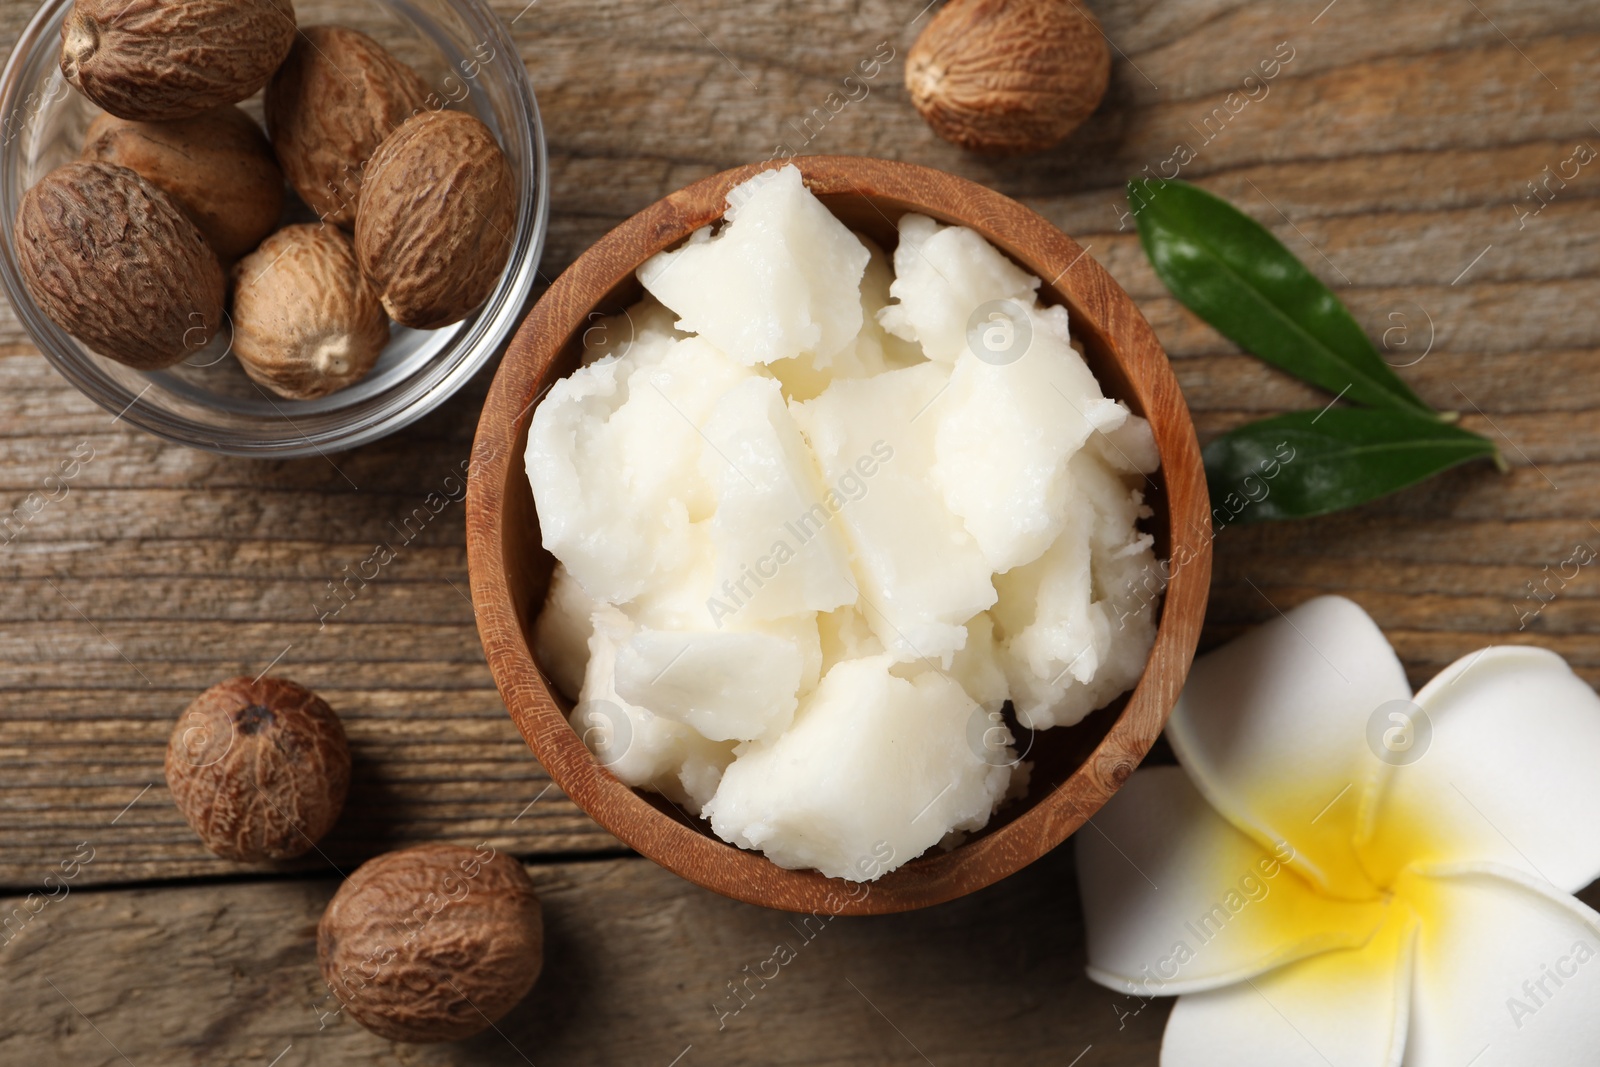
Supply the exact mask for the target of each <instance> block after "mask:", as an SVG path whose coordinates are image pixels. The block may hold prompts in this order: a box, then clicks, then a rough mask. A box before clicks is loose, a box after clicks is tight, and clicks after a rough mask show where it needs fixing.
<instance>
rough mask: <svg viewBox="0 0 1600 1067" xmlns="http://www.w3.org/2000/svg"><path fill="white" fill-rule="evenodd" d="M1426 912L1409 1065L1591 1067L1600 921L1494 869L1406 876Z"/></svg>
mask: <svg viewBox="0 0 1600 1067" xmlns="http://www.w3.org/2000/svg"><path fill="white" fill-rule="evenodd" d="M1400 889H1401V892H1402V893H1404V894H1405V895H1406V896H1407V897H1408V898H1409V899H1410V900H1411V901H1412V902H1413V904H1414V906H1415V907H1416V908H1417V910H1418V912H1419V914H1421V916H1422V930H1421V933H1420V934H1419V936H1418V943H1417V978H1416V985H1415V995H1414V999H1413V1001H1412V1009H1411V1028H1410V1038H1409V1042H1408V1044H1407V1048H1406V1060H1405V1062H1406V1064H1407V1067H1464V1065H1466V1064H1472V1065H1473V1067H1503V1065H1504V1067H1523V1065H1529V1067H1532V1065H1537V1067H1589V1065H1592V1064H1593V1063H1594V1062H1595V1049H1596V1048H1597V1047H1600V1009H1597V1006H1600V915H1597V914H1596V913H1595V912H1594V911H1593V910H1592V909H1591V908H1588V907H1585V906H1584V905H1583V904H1581V903H1580V902H1579V901H1578V900H1577V898H1575V897H1572V896H1569V895H1568V894H1566V893H1563V892H1561V891H1560V890H1559V889H1557V888H1556V887H1555V886H1552V885H1550V884H1549V883H1544V882H1540V881H1539V880H1538V879H1535V878H1530V877H1529V876H1527V875H1525V874H1523V873H1522V872H1520V871H1516V870H1514V869H1511V868H1500V867H1497V866H1495V865H1489V864H1476V865H1460V866H1457V867H1454V868H1437V869H1435V870H1434V871H1432V872H1431V874H1429V875H1421V874H1414V873H1411V872H1408V873H1407V874H1406V876H1405V877H1404V878H1403V879H1402V883H1401V886H1400Z"/></svg>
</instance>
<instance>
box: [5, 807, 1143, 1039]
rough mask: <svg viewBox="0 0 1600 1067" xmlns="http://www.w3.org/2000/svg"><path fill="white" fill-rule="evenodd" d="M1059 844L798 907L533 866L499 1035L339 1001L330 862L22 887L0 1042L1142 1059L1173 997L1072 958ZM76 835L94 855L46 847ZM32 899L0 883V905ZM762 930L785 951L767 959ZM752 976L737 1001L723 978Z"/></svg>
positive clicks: (660, 877) (607, 863)
mask: <svg viewBox="0 0 1600 1067" xmlns="http://www.w3.org/2000/svg"><path fill="white" fill-rule="evenodd" d="M112 829H113V828H102V829H101V832H99V833H96V834H93V835H91V836H93V837H94V839H95V840H96V841H97V842H98V841H100V840H104V839H105V838H106V836H108V835H109V834H110V833H111V832H112ZM1069 853H1070V849H1062V850H1058V851H1057V852H1055V853H1053V854H1051V855H1050V856H1049V857H1047V858H1046V859H1045V860H1043V861H1041V862H1040V863H1038V864H1036V865H1034V866H1033V867H1031V868H1029V869H1028V870H1026V871H1024V872H1022V873H1021V874H1018V875H1016V876H1015V877H1013V878H1011V879H1009V880H1008V881H1006V882H1004V883H1002V884H1000V885H998V886H995V887H992V888H990V889H986V890H984V891H982V892H979V893H976V894H974V895H972V896H970V897H967V898H965V899H963V900H960V901H957V902H955V903H952V904H948V905H944V906H941V907H938V908H933V909H929V910H927V911H923V912H916V913H912V914H908V915H897V916H888V917H881V918H871V919H850V918H831V917H829V916H828V915H827V913H826V912H824V913H823V914H822V915H821V916H819V917H817V918H808V919H807V920H806V922H808V923H809V925H805V926H802V924H801V920H799V919H796V918H795V917H793V916H789V915H784V914H780V913H777V912H771V911H766V910H763V909H760V908H755V907H751V906H749V905H744V904H737V903H734V902H732V901H729V900H725V899H723V898H721V897H717V896H713V895H712V894H710V893H706V892H704V891H702V890H700V889H697V888H696V887H694V886H692V885H690V884H689V883H687V882H684V881H681V880H680V879H678V878H676V877H674V876H673V875H670V874H667V873H666V872H665V871H662V870H661V869H660V868H658V867H656V866H655V865H654V864H651V863H649V862H648V861H646V860H642V859H637V858H627V859H614V860H595V861H587V862H581V863H562V864H554V865H534V866H532V867H530V868H529V869H528V870H529V873H530V874H531V875H532V876H533V879H534V882H535V884H536V885H537V887H538V890H539V893H540V895H541V897H542V899H543V902H544V907H545V922H546V936H547V941H548V945H549V947H548V950H547V956H546V963H545V971H544V974H543V976H542V977H541V979H540V981H539V984H538V985H537V986H536V987H535V989H534V991H533V993H532V994H531V995H530V996H529V998H528V999H527V1000H526V1001H524V1002H523V1003H522V1004H521V1005H519V1006H518V1007H517V1008H515V1009H513V1011H512V1013H511V1015H510V1016H508V1017H507V1018H506V1019H505V1020H503V1021H502V1022H501V1023H500V1024H499V1032H498V1033H497V1032H494V1031H490V1032H488V1033H486V1034H484V1035H481V1036H479V1037H477V1038H473V1039H471V1040H469V1041H466V1042H462V1043H458V1044H452V1045H443V1046H409V1047H407V1046H398V1045H393V1044H391V1043H389V1042H387V1041H382V1040H380V1039H378V1038H376V1037H374V1036H372V1035H371V1034H368V1033H367V1032H366V1031H364V1030H362V1029H361V1028H360V1027H359V1026H357V1025H356V1024H355V1023H353V1022H351V1021H349V1020H347V1019H344V1018H342V1017H340V1016H338V1015H336V1014H334V1012H335V1011H336V1008H337V1004H336V1003H335V1002H334V1001H332V1000H331V999H327V991H326V988H325V987H323V986H322V985H321V983H320V980H319V977H318V974H317V965H316V944H315V929H316V923H317V920H318V919H319V918H320V916H321V913H322V909H323V908H324V906H325V905H326V903H327V901H328V899H329V897H330V896H331V895H332V893H333V890H334V886H335V883H334V882H333V881H331V880H315V881H275V882H259V883H244V884H224V885H210V886H199V887H193V888H164V889H153V890H152V889H125V890H119V891H117V892H110V893H107V892H82V891H78V890H76V889H74V890H72V891H70V892H69V894H68V895H67V896H66V897H64V898H62V899H60V900H58V901H55V902H51V903H48V904H45V905H43V906H42V908H40V905H39V904H38V901H39V900H40V899H42V898H39V897H36V898H35V903H34V904H33V905H31V907H32V908H40V910H38V912H37V914H36V915H34V916H33V917H32V918H31V919H30V920H29V921H28V922H27V923H26V924H24V925H21V926H20V928H15V927H14V929H18V930H19V932H16V933H15V934H14V936H13V940H12V941H11V942H10V943H8V944H5V945H3V946H0V969H3V970H4V973H5V975H6V983H5V988H6V993H7V1011H6V1012H5V1013H4V1016H3V1017H0V1060H3V1061H4V1062H6V1063H19V1064H20V1063H72V1064H74V1065H77V1067H101V1065H104V1067H126V1063H127V1062H132V1063H134V1064H137V1065H140V1067H144V1065H146V1064H156V1063H160V1064H172V1065H178V1064H205V1065H207V1067H232V1065H240V1067H266V1065H268V1064H275V1065H277V1067H298V1065H302V1064H318V1065H320V1067H341V1065H346V1064H349V1065H355V1064H362V1065H375V1064H406V1065H410V1067H425V1065H434V1064H437V1065H444V1064H458V1063H472V1064H476V1065H483V1067H493V1065H500V1064H504V1065H507V1067H509V1065H513V1064H515V1065H518V1067H521V1065H524V1064H526V1063H539V1064H584V1065H588V1067H606V1065H610V1064H618V1065H620V1064H629V1065H635V1064H655V1065H657V1067H667V1065H668V1064H679V1065H682V1067H693V1065H695V1064H711V1063H726V1064H751V1063H762V1064H773V1065H783V1064H794V1065H797V1067H798V1065H805V1067H818V1065H828V1067H842V1065H846V1064H861V1065H869V1064H870V1065H872V1067H884V1065H890V1064H905V1065H908V1067H909V1065H912V1064H915V1065H919V1067H920V1065H924V1064H926V1063H928V1062H933V1063H940V1064H945V1063H951V1064H971V1065H974V1067H986V1065H994V1067H1000V1065H1007V1067H1009V1065H1012V1064H1017V1063H1056V1064H1060V1065H1062V1067H1065V1065H1066V1064H1068V1063H1069V1062H1074V1060H1073V1058H1074V1057H1075V1056H1078V1055H1080V1054H1083V1053H1085V1052H1086V1050H1090V1049H1092V1051H1090V1052H1088V1054H1087V1055H1085V1056H1084V1058H1083V1060H1082V1061H1081V1062H1082V1063H1083V1064H1085V1065H1092V1067H1131V1065H1133V1064H1150V1063H1154V1062H1155V1057H1156V1049H1157V1046H1158V1044H1159V1041H1160V1035H1161V1029H1162V1025H1163V1022H1164V1020H1165V1017H1166V1013H1167V1011H1168V1010H1169V1009H1168V1006H1167V1003H1166V1002H1164V1001H1146V1002H1144V1003H1143V1006H1142V1010H1137V1012H1136V1009H1140V1008H1141V1002H1139V1001H1138V1000H1135V999H1133V998H1129V997H1124V996H1121V995H1120V994H1117V993H1113V992H1112V991H1110V990H1107V989H1104V988H1101V987H1099V986H1096V985H1093V984H1092V983H1090V982H1089V980H1088V979H1087V978H1086V977H1085V976H1084V974H1083V961H1084V952H1083V932H1082V928H1081V924H1080V920H1079V918H1078V901H1077V893H1076V889H1075V886H1074V879H1073V875H1072V869H1071V861H1070V855H1069ZM74 855H79V856H82V855H88V852H87V851H84V852H81V853H76V852H74V851H73V850H69V851H68V852H67V853H65V854H64V856H63V857H62V858H70V857H72V856H74ZM99 862H100V860H99V858H98V854H97V855H96V858H95V859H94V860H93V862H91V863H90V864H89V865H88V866H86V867H83V868H82V871H83V873H84V875H87V873H88V871H89V870H91V869H92V868H93V867H94V866H95V865H97V864H98V863H99ZM51 885H52V887H55V886H57V885H58V883H57V882H52V883H51ZM55 892H56V893H57V895H59V893H60V890H59V889H55ZM25 900H26V898H13V899H9V900H3V901H0V915H5V916H9V915H11V914H12V913H13V911H14V910H15V909H17V908H19V907H24V905H25ZM24 913H26V909H25V912H24ZM779 944H783V945H787V946H790V948H791V951H792V952H793V955H794V958H793V959H792V960H791V961H790V962H788V963H786V964H783V965H782V966H778V965H776V964H772V965H768V964H764V963H763V961H766V960H768V959H769V958H771V957H773V955H774V951H775V947H776V946H777V945H779ZM108 960H115V964H114V965H111V966H107V962H108ZM747 968H748V969H749V970H748V972H747V970H746V969H747ZM774 971H776V977H770V976H772V975H773V974H774ZM758 972H765V973H766V974H767V975H768V976H769V977H770V981H765V982H763V981H762V980H761V978H760V977H759V974H758ZM751 974H755V975H757V977H755V978H750V977H748V975H751ZM745 982H748V985H745V986H743V988H744V989H746V990H747V991H746V992H745V993H744V996H743V999H742V1000H741V999H739V998H737V997H736V996H735V994H734V993H732V992H730V983H745ZM1119 1012H1121V1013H1122V1015H1120V1016H1119V1014H1118V1013H1119ZM124 1057H125V1058H126V1059H124ZM275 1057H281V1059H275Z"/></svg>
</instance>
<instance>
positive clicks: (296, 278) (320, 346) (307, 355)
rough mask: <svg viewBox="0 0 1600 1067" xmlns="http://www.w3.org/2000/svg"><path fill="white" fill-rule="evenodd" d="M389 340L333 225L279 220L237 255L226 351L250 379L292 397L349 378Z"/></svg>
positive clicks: (374, 299)
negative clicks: (241, 256) (247, 252)
mask: <svg viewBox="0 0 1600 1067" xmlns="http://www.w3.org/2000/svg"><path fill="white" fill-rule="evenodd" d="M388 343H389V319H388V316H386V315H385V314H384V313H383V305H382V304H380V303H378V291H377V290H376V289H374V288H373V287H372V283H371V282H369V281H367V279H366V276H365V275H363V274H362V273H361V267H360V265H359V264H357V263H356V250H355V245H354V244H352V243H351V241H350V236H349V234H347V233H345V232H344V231H343V230H341V229H339V228H338V227H335V226H322V225H318V224H316V223H306V224H304V225H300V226H286V227H284V228H283V229H281V230H279V231H278V232H277V233H275V234H273V235H272V236H271V237H268V238H267V239H266V240H265V241H263V242H262V243H261V247H260V248H258V249H256V250H255V252H253V253H252V254H250V255H248V256H246V257H245V258H244V259H242V260H240V261H239V266H238V268H237V269H236V270H235V272H234V283H233V354H234V355H235V356H236V357H237V358H238V360H239V363H240V364H241V365H242V366H243V367H244V370H245V373H246V374H248V375H249V376H250V377H251V379H252V380H254V381H256V382H259V383H260V384H262V385H264V386H266V387H267V388H269V389H271V390H272V391H273V392H275V393H277V394H278V395H279V396H284V397H288V398H289V399H291V400H311V399H314V398H316V397H319V396H327V395H328V394H329V393H331V392H334V391H335V390H338V389H343V388H344V387H345V386H347V385H352V384H354V383H355V382H356V381H358V380H360V379H361V378H362V377H364V376H365V375H366V373H367V372H368V371H370V370H371V369H372V367H373V365H374V364H375V363H377V362H378V357H379V356H380V355H381V354H382V353H383V346H384V345H386V344H388Z"/></svg>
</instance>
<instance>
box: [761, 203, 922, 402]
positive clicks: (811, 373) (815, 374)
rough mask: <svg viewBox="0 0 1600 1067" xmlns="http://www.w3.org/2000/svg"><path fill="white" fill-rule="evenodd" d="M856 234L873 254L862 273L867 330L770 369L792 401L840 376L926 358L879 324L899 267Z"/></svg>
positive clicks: (859, 375)
mask: <svg viewBox="0 0 1600 1067" xmlns="http://www.w3.org/2000/svg"><path fill="white" fill-rule="evenodd" d="M856 239H857V240H859V241H860V242H861V243H862V245H864V246H865V247H866V249H867V251H868V253H870V255H871V258H870V259H868V260H867V269H866V272H865V273H864V274H862V276H861V332H860V333H858V334H856V336H855V339H854V340H853V341H851V342H850V343H849V344H847V345H845V346H844V347H843V348H841V349H840V350H839V351H838V352H836V353H834V354H833V355H832V356H831V357H829V358H827V359H821V358H819V357H817V356H816V355H813V354H811V353H802V354H800V355H798V356H792V357H790V358H789V359H780V360H778V361H777V362H776V363H773V364H771V365H770V366H769V367H768V369H769V370H771V371H772V374H773V376H774V377H775V378H777V379H778V381H780V382H782V383H783V392H784V395H785V396H786V397H788V398H789V399H790V400H811V399H812V398H814V397H816V396H818V395H820V394H821V392H822V391H823V390H824V389H826V388H827V387H828V386H829V385H830V384H832V383H833V380H834V379H835V378H870V377H872V376H873V375H874V374H881V373H883V372H884V371H886V370H891V369H893V368H895V367H909V366H911V365H912V364H913V363H921V362H922V361H923V355H922V349H921V348H920V347H919V346H918V345H916V344H915V343H913V342H911V341H907V340H904V339H902V338H899V337H896V336H894V335H893V334H891V333H889V332H888V331H887V330H885V329H884V328H883V327H882V326H881V325H879V323H878V312H880V311H882V310H883V309H884V308H885V307H887V306H888V305H889V300H890V297H889V287H890V285H892V284H893V283H894V269H893V268H892V267H891V266H890V265H889V257H888V256H886V255H885V254H884V252H883V249H881V248H879V247H878V246H877V245H876V244H874V243H873V242H872V241H870V240H868V239H867V238H865V237H862V236H861V235H860V234H856Z"/></svg>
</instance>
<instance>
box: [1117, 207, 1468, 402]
mask: <svg viewBox="0 0 1600 1067" xmlns="http://www.w3.org/2000/svg"><path fill="white" fill-rule="evenodd" d="M1128 201H1129V203H1130V204H1132V206H1133V213H1134V216H1135V218H1136V219H1137V221H1138V226H1139V238H1140V240H1141V241H1142V242H1143V243H1144V250H1145V253H1146V255H1148V256H1149V257H1150V263H1151V265H1152V266H1153V267H1154V268H1155V271H1156V274H1157V275H1159V276H1160V278H1161V280H1162V281H1163V282H1165V283H1166V286H1167V288H1168V289H1170V290H1171V291H1172V295H1173V296H1175V297H1177V298H1178V299H1179V300H1180V301H1182V302H1183V304H1184V305H1185V306H1186V307H1188V308H1189V309H1190V310H1191V311H1193V312H1194V313H1195V314H1197V315H1199V316H1200V317H1201V318H1202V319H1205V320H1206V321H1207V322H1209V323H1210V324H1211V325H1212V326H1215V327H1216V328H1217V330H1218V331H1219V332H1221V333H1222V335H1223V336H1225V337H1227V338H1228V339H1229V340H1231V341H1233V342H1234V343H1235V344H1237V345H1238V346H1239V347H1241V348H1243V349H1244V350H1245V351H1246V352H1249V353H1250V354H1252V355H1254V356H1257V357H1259V358H1261V359H1263V360H1265V361H1267V362H1268V363H1271V364H1272V365H1273V366H1275V367H1278V368H1280V369H1282V370H1285V371H1287V372H1288V373H1290V374H1293V375H1294V376H1295V377H1297V378H1301V379H1304V380H1305V381H1308V382H1310V383H1311V384H1313V385H1317V386H1320V387H1322V388H1323V389H1326V390H1328V391H1329V392H1330V393H1334V394H1339V395H1342V396H1344V398H1345V399H1347V400H1351V401H1354V402H1356V403H1359V404H1368V405H1371V406H1373V407H1381V408H1389V409H1393V410H1401V411H1411V412H1415V413H1418V414H1422V415H1426V416H1428V417H1430V418H1436V417H1437V416H1435V415H1434V414H1433V409H1432V408H1430V407H1429V406H1428V405H1427V404H1425V403H1424V402H1423V401H1422V400H1420V399H1419V398H1418V397H1417V395H1416V394H1415V393H1413V392H1412V391H1411V389H1410V387H1409V386H1407V385H1406V383H1405V382H1404V381H1402V380H1401V379H1400V376H1399V375H1397V374H1395V372H1394V370H1393V369H1392V368H1391V367H1390V366H1389V365H1388V364H1387V363H1385V362H1384V361H1383V357H1382V356H1380V355H1379V354H1378V350H1377V348H1375V347H1374V346H1373V344H1372V341H1371V339H1370V338H1368V337H1367V335H1366V334H1365V333H1364V332H1363V331H1362V329H1361V326H1360V324H1358V323H1357V322H1356V320H1355V319H1354V317H1352V316H1351V314H1350V311H1349V309H1347V308H1346V307H1345V306H1344V304H1343V303H1341V302H1340V300H1339V298H1338V297H1337V296H1335V295H1334V294H1333V292H1332V291H1331V290H1329V288H1328V287H1327V286H1326V285H1323V284H1322V282H1320V281H1318V280H1317V277H1316V276H1315V275H1314V274H1312V273H1311V272H1310V271H1309V270H1307V269H1306V267H1305V265H1304V264H1303V263H1301V262H1300V261H1299V260H1298V259H1296V258H1295V257H1294V255H1293V253H1291V252H1290V251H1289V250H1288V249H1287V248H1285V247H1284V246H1283V244H1282V243H1281V242H1280V241H1279V240H1278V239H1277V238H1276V237H1274V236H1272V234H1270V233H1268V232H1267V230H1266V229H1265V228H1264V227H1263V226H1262V225H1261V224H1260V223H1258V222H1256V221H1255V220H1254V219H1252V218H1250V217H1249V216H1248V215H1245V214H1244V213H1242V212H1241V211H1239V209H1237V208H1235V207H1234V206H1233V205H1231V204H1229V203H1228V202H1227V201H1226V200H1222V199H1220V198H1218V197H1215V196H1213V195H1211V194H1210V193H1208V192H1206V191H1205V190H1204V189H1201V188H1199V187H1197V186H1194V185H1190V184H1189V183H1188V182H1181V181H1162V180H1159V179H1154V180H1153V179H1144V178H1136V179H1134V180H1133V181H1130V182H1129V183H1128Z"/></svg>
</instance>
